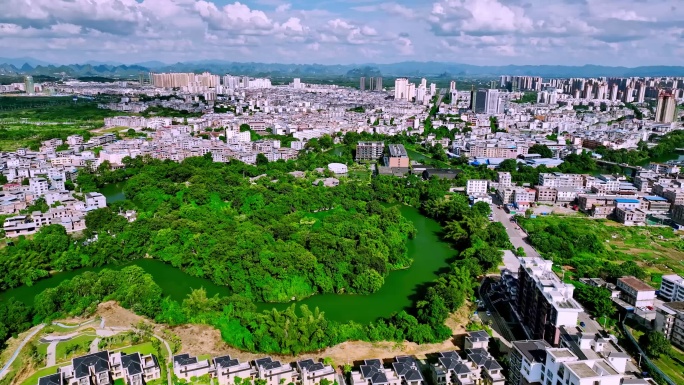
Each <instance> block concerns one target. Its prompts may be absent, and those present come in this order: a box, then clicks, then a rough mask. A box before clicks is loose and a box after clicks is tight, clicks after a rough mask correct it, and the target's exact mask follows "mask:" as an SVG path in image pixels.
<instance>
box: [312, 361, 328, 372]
mask: <svg viewBox="0 0 684 385" xmlns="http://www.w3.org/2000/svg"><path fill="white" fill-rule="evenodd" d="M323 369H325V365H323V364H322V363H320V362H317V363H315V364H313V365H311V366H309V369H308V371H310V372H315V371H317V370H323Z"/></svg>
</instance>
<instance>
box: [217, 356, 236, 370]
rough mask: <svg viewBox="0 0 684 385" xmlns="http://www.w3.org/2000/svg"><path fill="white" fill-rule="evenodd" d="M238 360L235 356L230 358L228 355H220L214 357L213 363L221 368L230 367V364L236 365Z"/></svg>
mask: <svg viewBox="0 0 684 385" xmlns="http://www.w3.org/2000/svg"><path fill="white" fill-rule="evenodd" d="M239 363H240V362H239V361H238V360H237V359H235V358H230V356H221V357H216V358H214V364H216V366H220V367H222V368H230V367H231V366H235V365H238V364H239Z"/></svg>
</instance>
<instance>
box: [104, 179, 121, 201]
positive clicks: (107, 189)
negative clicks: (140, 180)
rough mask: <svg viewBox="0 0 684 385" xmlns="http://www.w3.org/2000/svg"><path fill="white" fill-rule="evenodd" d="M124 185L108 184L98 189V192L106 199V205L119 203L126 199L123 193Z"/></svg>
mask: <svg viewBox="0 0 684 385" xmlns="http://www.w3.org/2000/svg"><path fill="white" fill-rule="evenodd" d="M124 184H125V182H119V183H112V184H108V185H106V186H104V187H102V188H101V189H99V191H100V193H101V194H102V195H104V196H105V197H106V198H107V203H114V202H120V201H122V200H124V199H126V196H125V195H124V192H123V187H124Z"/></svg>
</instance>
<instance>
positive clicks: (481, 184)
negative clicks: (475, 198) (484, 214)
mask: <svg viewBox="0 0 684 385" xmlns="http://www.w3.org/2000/svg"><path fill="white" fill-rule="evenodd" d="M488 183H489V181H487V180H485V179H470V180H468V182H467V184H466V194H468V196H472V195H480V194H487V185H488Z"/></svg>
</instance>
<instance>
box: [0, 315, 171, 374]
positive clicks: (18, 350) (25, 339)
mask: <svg viewBox="0 0 684 385" xmlns="http://www.w3.org/2000/svg"><path fill="white" fill-rule="evenodd" d="M44 327H45V324H40V325H38V326H36V328H35V330H33V331H32V332H31V333H29V335H27V336H26V337H25V338H24V340H23V341H21V343H20V344H19V346H18V347H17V350H15V351H14V353H13V354H12V357H10V359H9V360H7V363H5V366H3V367H2V369H0V379H2V378H3V377H5V375H6V374H7V369H9V367H10V365H12V363H13V362H14V360H16V359H17V356H18V355H19V352H21V349H23V348H24V346H26V343H27V342H28V341H29V340H30V339H31V338H33V337H34V336H35V335H36V334H38V332H39V331H41V330H42V329H43V328H44ZM169 385H171V381H169Z"/></svg>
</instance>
